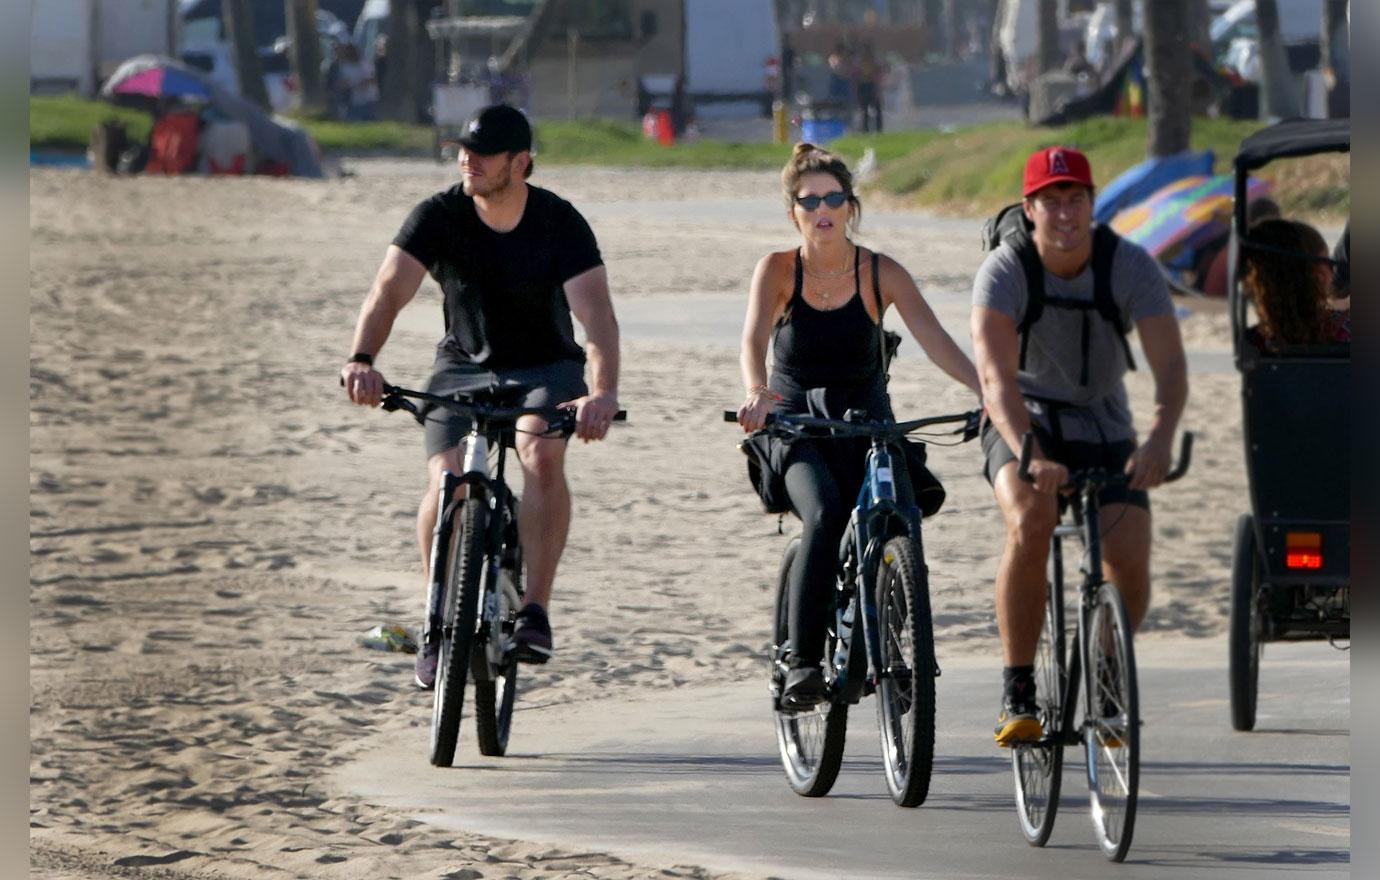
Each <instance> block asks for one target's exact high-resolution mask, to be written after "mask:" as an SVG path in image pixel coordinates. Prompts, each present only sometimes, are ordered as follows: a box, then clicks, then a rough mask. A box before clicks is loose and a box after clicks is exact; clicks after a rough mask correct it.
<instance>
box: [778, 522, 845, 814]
mask: <svg viewBox="0 0 1380 880" xmlns="http://www.w3.org/2000/svg"><path fill="white" fill-rule="evenodd" d="M799 548H800V539H799V538H792V539H791V542H790V543H789V544H787V545H786V553H785V556H784V557H783V558H782V560H781V573H780V575H779V576H778V578H777V586H776V607H775V611H774V614H773V619H774V621H775V632H774V637H773V643H772V652H771V656H772V673H771V675H772V677H771V692H772V708H773V710H774V713H775V722H776V744H777V748H778V749H779V751H780V752H781V766H782V768H783V769H784V770H785V771H786V781H787V782H788V783H789V784H790V786H791V790H792V791H794V792H795V793H796V794H798V795H801V796H803V797H823V796H824V795H826V794H828V793H829V789H831V788H833V787H834V780H836V779H837V778H838V775H839V767H840V766H841V765H842V763H843V744H844V739H845V738H846V736H847V732H848V704H847V703H842V702H840V703H838V704H834V703H832V702H829V701H825V702H823V703H819V704H818V705H816V706H814V707H813V708H811V709H809V710H806V711H804V712H786V711H783V710H782V709H781V708H780V696H781V691H782V689H783V688H784V687H785V683H786V682H785V677H786V668H787V663H788V662H789V660H790V654H791V646H790V628H789V624H788V623H787V611H788V609H789V607H790V600H789V594H790V572H791V565H792V564H793V563H794V562H795V559H796V556H797V551H798V550H799ZM833 648H834V639H833V638H828V639H827V640H826V644H825V648H824V657H825V663H826V664H829V663H832V662H833V656H834V654H833ZM825 675H826V677H828V678H832V674H831V671H830V670H826V673H825Z"/></svg>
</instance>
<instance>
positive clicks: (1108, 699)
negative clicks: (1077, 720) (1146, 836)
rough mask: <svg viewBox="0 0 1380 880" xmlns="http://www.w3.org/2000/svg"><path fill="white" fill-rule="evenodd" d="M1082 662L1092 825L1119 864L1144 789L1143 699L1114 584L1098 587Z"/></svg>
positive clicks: (1122, 607) (1127, 846)
mask: <svg viewBox="0 0 1380 880" xmlns="http://www.w3.org/2000/svg"><path fill="white" fill-rule="evenodd" d="M1083 661H1084V663H1085V664H1086V668H1087V670H1088V689H1087V693H1088V699H1087V718H1086V720H1085V721H1084V723H1083V747H1084V751H1085V757H1086V759H1087V772H1088V796H1089V799H1090V800H1091V802H1092V819H1093V825H1094V826H1095V827H1096V828H1097V836H1098V842H1099V843H1100V844H1101V845H1102V852H1103V854H1104V855H1106V856H1107V858H1109V859H1111V860H1112V861H1114V862H1119V861H1121V860H1122V859H1124V858H1126V852H1127V851H1128V850H1129V849H1130V848H1131V832H1132V831H1133V829H1134V827H1135V821H1136V799H1137V795H1138V791H1139V787H1140V705H1139V704H1140V698H1139V694H1138V693H1137V689H1136V657H1135V650H1134V648H1133V647H1132V645H1131V624H1130V621H1129V620H1128V618H1127V617H1126V605H1125V604H1124V603H1123V602H1122V599H1121V593H1120V592H1119V591H1118V590H1117V588H1116V587H1115V586H1113V585H1112V584H1103V585H1102V586H1101V587H1100V588H1098V591H1097V598H1096V600H1095V602H1094V604H1093V607H1092V612H1091V614H1089V616H1088V630H1087V640H1086V641H1085V642H1084V644H1083Z"/></svg>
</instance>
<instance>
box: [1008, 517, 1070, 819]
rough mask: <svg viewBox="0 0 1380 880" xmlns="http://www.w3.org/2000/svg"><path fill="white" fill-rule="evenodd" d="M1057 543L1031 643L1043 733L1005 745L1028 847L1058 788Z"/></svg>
mask: <svg viewBox="0 0 1380 880" xmlns="http://www.w3.org/2000/svg"><path fill="white" fill-rule="evenodd" d="M1062 549H1063V548H1062V545H1061V543H1060V539H1059V538H1055V539H1054V543H1053V544H1052V545H1051V548H1050V559H1049V571H1050V577H1049V583H1048V584H1047V585H1046V588H1045V589H1046V594H1045V623H1044V629H1042V630H1041V631H1040V641H1039V642H1038V643H1037V644H1036V648H1035V703H1036V705H1037V706H1038V707H1039V711H1040V726H1041V727H1042V728H1043V729H1044V734H1045V735H1044V738H1043V740H1041V741H1040V742H1037V743H1017V744H1016V745H1015V746H1013V747H1012V749H1011V769H1012V771H1013V774H1014V775H1015V777H1016V815H1017V816H1019V817H1020V820H1021V833H1022V834H1024V835H1025V839H1026V841H1027V842H1028V843H1029V844H1030V845H1031V846H1044V845H1045V844H1046V843H1047V842H1048V841H1049V835H1050V832H1052V831H1053V830H1054V816H1055V814H1056V813H1057V812H1058V810H1059V787H1060V783H1061V781H1062V779H1063V771H1064V743H1063V734H1064V731H1063V715H1064V709H1063V694H1064V683H1065V682H1066V681H1067V680H1068V669H1067V667H1066V665H1065V663H1066V661H1065V656H1066V655H1065V654H1064V648H1065V633H1064V569H1063V553H1062Z"/></svg>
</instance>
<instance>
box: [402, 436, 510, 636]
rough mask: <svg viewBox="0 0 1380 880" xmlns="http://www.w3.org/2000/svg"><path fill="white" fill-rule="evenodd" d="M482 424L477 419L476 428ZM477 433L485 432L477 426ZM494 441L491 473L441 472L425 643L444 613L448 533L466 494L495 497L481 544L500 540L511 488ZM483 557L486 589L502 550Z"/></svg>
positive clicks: (502, 450) (501, 449)
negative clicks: (494, 464) (495, 457)
mask: <svg viewBox="0 0 1380 880" xmlns="http://www.w3.org/2000/svg"><path fill="white" fill-rule="evenodd" d="M482 427H483V426H482V425H480V424H478V423H476V428H482ZM479 433H481V434H483V433H486V432H485V431H482V430H480V431H479ZM493 442H494V443H495V445H497V446H498V466H497V467H496V468H495V471H494V476H493V477H490V476H488V475H487V474H483V473H479V472H477V471H470V472H468V473H464V474H459V475H457V474H453V473H451V471H450V470H449V469H446V470H444V471H442V472H441V488H440V490H439V491H438V492H437V496H436V526H435V527H434V528H433V529H432V530H431V578H430V580H429V581H428V583H427V588H426V607H427V619H426V626H425V628H424V629H423V632H422V643H423V644H424V645H431V644H434V642H433V641H432V640H433V639H435V638H436V635H437V633H438V632H439V629H438V625H439V624H440V623H441V620H442V616H443V612H442V609H441V602H442V600H443V599H444V598H445V580H446V571H447V568H448V567H449V565H450V542H451V536H452V534H453V532H454V528H455V518H456V516H457V515H458V514H459V512H460V506H461V505H462V504H463V503H464V501H465V499H466V498H476V499H481V500H484V499H488V498H493V499H495V501H494V504H493V505H492V506H493V508H494V509H495V510H496V511H497V515H496V516H491V517H489V520H488V523H487V534H486V535H485V536H484V546H485V548H486V549H489V550H492V549H495V548H497V547H498V546H499V542H500V541H501V540H502V535H501V529H502V528H503V511H504V510H505V509H506V508H507V505H508V497H509V496H510V495H511V494H512V490H511V489H509V488H508V484H507V483H506V482H504V480H503V466H504V463H505V459H506V456H507V451H508V450H507V446H506V445H505V444H504V443H503V438H502V437H499V436H494V437H493ZM462 486H463V487H465V488H466V492H465V493H464V494H463V495H462V494H460V493H459V492H458V491H457V490H458V489H459V488H460V487H462ZM486 557H487V561H488V565H487V566H486V569H485V572H484V582H483V586H484V588H485V589H487V586H488V585H489V584H491V583H495V582H496V579H497V577H498V566H499V565H500V564H501V563H502V557H501V554H498V553H487V554H486ZM490 569H492V570H490Z"/></svg>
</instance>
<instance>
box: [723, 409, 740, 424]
mask: <svg viewBox="0 0 1380 880" xmlns="http://www.w3.org/2000/svg"><path fill="white" fill-rule="evenodd" d="M724 421H725V422H733V423H735V424H736V423H737V421H738V411H737V410H736V409H726V410H724Z"/></svg>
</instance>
